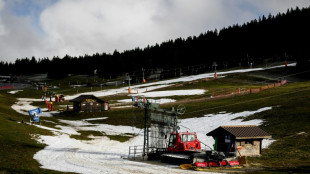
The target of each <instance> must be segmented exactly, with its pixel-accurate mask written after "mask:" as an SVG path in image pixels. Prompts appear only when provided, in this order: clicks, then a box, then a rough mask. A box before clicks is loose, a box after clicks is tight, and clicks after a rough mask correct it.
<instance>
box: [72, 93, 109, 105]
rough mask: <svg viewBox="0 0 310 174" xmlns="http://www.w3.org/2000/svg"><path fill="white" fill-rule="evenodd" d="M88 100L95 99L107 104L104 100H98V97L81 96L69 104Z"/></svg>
mask: <svg viewBox="0 0 310 174" xmlns="http://www.w3.org/2000/svg"><path fill="white" fill-rule="evenodd" d="M86 99H95V100H97V101H98V102H100V103H105V101H104V100H101V99H100V98H98V97H96V96H94V95H80V96H78V97H76V98H74V99H72V100H69V102H82V101H84V100H86Z"/></svg>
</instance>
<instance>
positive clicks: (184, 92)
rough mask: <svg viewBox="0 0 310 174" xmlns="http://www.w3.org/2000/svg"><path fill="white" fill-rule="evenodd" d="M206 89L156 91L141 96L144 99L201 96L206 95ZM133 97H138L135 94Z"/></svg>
mask: <svg viewBox="0 0 310 174" xmlns="http://www.w3.org/2000/svg"><path fill="white" fill-rule="evenodd" d="M205 91H206V90H204V89H189V90H171V91H154V92H146V93H143V94H140V95H142V96H144V97H168V96H185V95H201V94H204V93H205ZM132 96H137V94H133V95H132Z"/></svg>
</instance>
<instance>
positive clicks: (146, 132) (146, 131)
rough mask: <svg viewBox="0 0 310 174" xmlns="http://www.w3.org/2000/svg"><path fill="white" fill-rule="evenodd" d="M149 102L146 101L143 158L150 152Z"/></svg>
mask: <svg viewBox="0 0 310 174" xmlns="http://www.w3.org/2000/svg"><path fill="white" fill-rule="evenodd" d="M148 110H149V103H148V102H146V103H144V142H143V159H144V156H145V155H147V153H148V152H149V124H148V121H149V113H148Z"/></svg>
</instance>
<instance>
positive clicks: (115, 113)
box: [0, 69, 310, 173]
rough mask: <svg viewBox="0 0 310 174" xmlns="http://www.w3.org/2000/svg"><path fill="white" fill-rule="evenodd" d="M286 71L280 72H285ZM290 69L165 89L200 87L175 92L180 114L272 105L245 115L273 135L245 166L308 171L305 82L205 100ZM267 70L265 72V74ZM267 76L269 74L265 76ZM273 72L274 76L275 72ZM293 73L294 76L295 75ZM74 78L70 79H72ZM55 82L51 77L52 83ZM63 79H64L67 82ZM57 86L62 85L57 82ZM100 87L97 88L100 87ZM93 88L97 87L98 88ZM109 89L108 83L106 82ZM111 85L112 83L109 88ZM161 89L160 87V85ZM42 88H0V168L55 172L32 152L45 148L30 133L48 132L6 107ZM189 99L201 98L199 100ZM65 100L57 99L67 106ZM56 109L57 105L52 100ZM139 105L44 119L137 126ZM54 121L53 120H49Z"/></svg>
mask: <svg viewBox="0 0 310 174" xmlns="http://www.w3.org/2000/svg"><path fill="white" fill-rule="evenodd" d="M284 71H285V72H284ZM294 71H295V70H294V69H282V70H281V69H275V70H269V71H264V72H263V73H262V74H257V73H244V74H234V75H229V76H227V77H225V78H219V79H217V80H210V81H203V80H200V81H196V82H195V83H184V84H181V85H180V84H179V85H176V86H172V87H168V88H166V89H165V90H178V89H205V90H208V92H206V93H205V94H204V95H199V96H198V95H197V96H191V97H186V96H174V97H171V98H173V99H176V100H178V101H183V102H182V104H184V105H185V106H186V113H185V114H184V115H182V116H180V118H191V117H202V116H203V115H205V114H211V113H218V112H221V111H226V112H233V113H237V112H241V111H245V110H248V111H253V110H257V109H260V108H262V107H269V106H272V107H273V109H272V110H269V111H265V112H261V113H258V114H255V115H253V116H251V117H248V118H246V119H247V120H248V119H263V120H264V122H263V124H262V125H261V126H260V127H261V128H262V129H264V130H266V131H267V132H269V133H270V134H272V136H273V138H274V139H275V140H276V141H275V142H274V143H273V144H272V145H271V146H270V147H269V148H268V149H264V150H263V152H262V156H261V157H252V158H248V163H249V166H250V167H254V168H257V167H258V168H264V169H265V170H270V171H273V170H277V171H286V170H290V171H293V172H294V171H297V172H298V171H301V172H309V171H310V158H309V157H310V143H309V142H310V137H309V134H310V100H309V98H310V82H309V81H305V80H301V82H299V81H298V82H289V83H288V84H287V85H285V86H281V87H278V88H273V89H269V90H266V91H263V92H260V93H256V94H251V95H243V96H235V97H230V98H225V99H219V100H204V99H207V98H210V95H212V94H226V93H229V92H231V91H235V90H237V89H238V88H244V89H249V88H258V87H260V86H262V85H265V84H268V83H273V82H275V81H276V80H277V78H275V77H277V74H280V75H279V76H286V75H287V74H291V73H294ZM268 75H269V76H268ZM267 76H268V77H267ZM279 76H278V77H279ZM295 78H298V77H295ZM69 80H70V79H66V80H63V81H62V80H60V81H59V82H58V83H66V81H69ZM72 81H74V80H72ZM56 83H57V82H55V84H56ZM67 83H68V82H67ZM60 86H63V85H62V84H60ZM99 88H100V87H99ZM99 88H98V89H96V90H99ZM106 88H109V87H106ZM112 88H114V87H112ZM61 90H63V91H62V93H63V94H66V95H68V94H72V93H74V90H75V89H70V88H69V85H67V87H65V88H63V89H59V91H58V92H60V91H61ZM161 90H163V89H161ZM41 95H42V91H37V90H33V89H27V90H24V91H23V92H19V93H17V94H14V95H12V94H8V93H7V92H6V91H0V173H1V172H4V173H6V172H8V173H57V172H55V171H50V170H44V169H41V168H39V164H38V162H37V161H35V160H34V159H33V155H34V154H35V153H36V152H37V151H39V150H40V149H42V148H44V145H42V144H39V143H37V141H35V140H33V138H32V136H33V135H37V134H40V135H48V134H51V133H50V132H48V131H45V130H42V129H38V128H36V127H33V126H29V125H26V124H20V123H17V122H18V121H21V120H22V119H25V118H27V119H26V120H28V117H25V116H23V115H20V114H18V113H16V112H15V111H14V110H12V109H11V107H10V106H11V105H12V104H14V103H15V101H16V98H18V97H23V98H25V97H32V98H33V97H37V98H40V97H41ZM106 98H107V99H108V100H119V99H124V98H128V97H127V96H125V95H123V96H122V95H117V96H109V97H106ZM191 99H201V100H199V101H195V100H191ZM33 104H34V105H36V106H40V107H46V106H45V104H44V102H34V103H33ZM66 104H70V103H62V104H61V105H66ZM177 106H178V104H177V103H172V104H165V105H161V107H162V108H166V109H169V108H171V107H177ZM55 108H56V109H59V108H61V106H58V104H55ZM143 114H144V111H143V109H138V108H126V109H113V108H112V110H110V111H108V112H100V113H78V114H76V113H73V112H70V111H65V112H62V113H61V114H59V115H57V116H55V117H51V118H44V119H43V124H44V125H46V126H49V127H53V128H56V127H55V126H56V125H57V124H62V125H64V123H60V122H59V121H58V119H65V120H80V119H85V118H95V117H108V118H107V119H102V120H94V121H89V122H91V123H97V124H112V125H128V126H135V127H137V128H142V127H143ZM53 122H54V123H53ZM80 133H81V135H74V136H72V138H75V139H82V140H89V135H93V136H107V137H109V138H110V139H113V140H118V141H121V142H123V141H127V140H128V139H129V138H130V137H132V136H134V135H115V136H111V135H105V134H104V133H101V132H96V131H81V132H80Z"/></svg>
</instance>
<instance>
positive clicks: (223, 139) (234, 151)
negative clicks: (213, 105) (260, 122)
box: [207, 125, 271, 157]
mask: <svg viewBox="0 0 310 174" xmlns="http://www.w3.org/2000/svg"><path fill="white" fill-rule="evenodd" d="M207 136H212V137H213V138H214V140H215V143H214V150H216V151H220V152H224V154H225V155H226V157H233V156H240V154H241V156H259V155H260V154H261V150H262V140H263V139H264V138H271V135H270V134H269V133H267V132H265V131H264V130H262V129H260V128H259V127H257V126H255V125H242V126H220V127H218V128H216V129H214V130H213V131H211V132H209V133H207ZM238 151H239V152H238Z"/></svg>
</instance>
